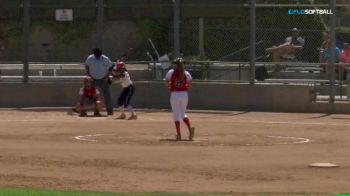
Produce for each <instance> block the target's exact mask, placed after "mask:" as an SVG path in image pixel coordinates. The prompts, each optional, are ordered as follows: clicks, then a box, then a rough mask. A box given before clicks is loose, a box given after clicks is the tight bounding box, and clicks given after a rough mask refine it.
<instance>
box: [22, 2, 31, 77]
mask: <svg viewBox="0 0 350 196" xmlns="http://www.w3.org/2000/svg"><path fill="white" fill-rule="evenodd" d="M29 33H30V0H23V26H22V61H23V81H22V82H23V83H24V84H26V83H28V75H29V63H28V52H29Z"/></svg>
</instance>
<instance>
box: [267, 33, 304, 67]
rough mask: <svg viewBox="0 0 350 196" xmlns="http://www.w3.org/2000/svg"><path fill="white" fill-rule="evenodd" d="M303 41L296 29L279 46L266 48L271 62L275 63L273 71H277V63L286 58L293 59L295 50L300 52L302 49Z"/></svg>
mask: <svg viewBox="0 0 350 196" xmlns="http://www.w3.org/2000/svg"><path fill="white" fill-rule="evenodd" d="M304 43H305V40H304V38H302V37H301V36H300V35H299V30H298V29H297V28H293V29H292V35H291V36H289V37H287V38H286V40H285V42H284V43H283V44H281V45H279V46H275V47H272V48H267V49H266V52H268V53H269V54H272V60H273V62H277V64H276V65H275V68H274V71H279V69H280V67H279V64H278V62H280V61H281V59H283V58H285V57H286V56H293V57H294V58H295V53H296V50H301V49H303V47H304Z"/></svg>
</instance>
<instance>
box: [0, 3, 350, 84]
mask: <svg viewBox="0 0 350 196" xmlns="http://www.w3.org/2000/svg"><path fill="white" fill-rule="evenodd" d="M26 1H27V2H29V10H30V14H29V17H30V29H29V35H28V36H29V39H28V40H27V41H28V48H29V49H28V50H27V51H25V50H24V44H23V43H24V41H25V40H23V33H24V32H23V26H24V23H25V20H24V18H25V17H26V16H25V15H24V2H26ZM176 2H178V3H179V10H180V17H179V18H178V23H179V27H180V29H179V30H180V33H179V37H177V35H176V33H174V32H175V30H176V24H177V22H176V17H175V14H174V13H175V8H176ZM250 2H251V1H250V0H239V1H225V0H220V1H213V0H205V1H200V2H199V1H195V0H188V1H178V0H177V1H173V0H149V1H141V0H130V1H116V0H51V1H46V0H1V3H2V6H1V8H0V11H1V13H2V14H1V16H0V18H1V20H0V27H1V28H0V44H1V45H2V46H1V48H3V49H2V52H1V54H0V55H1V56H0V61H1V62H10V63H14V62H21V61H23V58H25V57H27V59H28V62H29V63H34V62H40V63H44V64H50V63H62V62H64V63H75V64H77V65H78V64H81V63H83V62H84V60H85V58H86V57H87V55H89V54H90V52H91V49H92V48H94V47H96V46H99V47H101V48H103V51H104V53H105V54H106V55H107V56H109V57H110V58H111V59H112V60H113V61H115V60H117V59H119V58H120V57H121V56H123V54H125V53H126V52H127V51H132V52H129V53H128V57H127V60H128V61H134V62H135V61H138V62H144V61H150V62H153V61H157V60H158V58H159V56H162V55H164V54H168V55H169V57H170V59H172V58H174V57H175V54H176V50H177V48H176V47H175V43H176V42H177V41H178V42H179V48H178V50H179V51H178V52H179V53H180V54H181V56H183V57H184V58H185V59H186V60H187V61H188V62H190V63H189V65H190V66H191V69H192V70H193V71H194V72H196V74H195V75H196V79H207V80H209V79H212V80H243V81H248V79H249V74H250V72H249V69H250V68H249V66H248V65H249V61H250V60H251V56H250V48H251V45H250V31H251V29H250V14H251V13H250ZM330 2H331V1H330V0H256V21H255V23H256V34H255V36H256V43H255V47H256V51H255V56H256V63H257V65H260V64H264V63H266V64H268V63H270V64H271V65H273V64H274V63H276V60H275V59H274V58H273V55H272V54H271V53H269V52H268V51H266V49H267V48H271V47H274V46H279V45H281V44H283V43H284V42H285V40H286V38H287V37H289V36H291V34H292V29H293V28H297V29H298V30H299V36H300V37H301V38H302V39H303V40H304V41H305V43H304V46H303V48H302V49H301V50H300V51H298V52H297V53H296V55H295V56H294V57H292V58H286V59H279V61H281V62H284V61H286V62H290V61H292V62H298V63H309V64H312V63H314V64H317V63H320V53H319V49H320V47H321V45H322V42H323V41H324V40H323V36H322V32H324V31H329V30H330V26H331V25H330V16H331V15H329V14H323V15H322V14H303V13H301V12H302V11H304V12H305V10H307V9H308V10H311V9H312V10H328V11H329V10H330V9H331V8H330ZM336 7H337V9H336V13H337V21H336V25H337V29H336V40H337V46H338V47H339V48H340V49H342V48H343V45H344V43H347V42H349V41H350V36H349V35H350V33H349V32H350V28H349V27H350V15H349V14H348V13H349V12H348V11H349V2H348V1H342V0H337V6H336ZM58 11H59V13H58V14H61V15H62V14H63V15H64V14H65V12H68V13H69V12H71V13H72V20H67V21H57V16H56V15H57V12H58ZM66 14H67V13H66ZM33 67H34V66H30V67H29V68H30V69H33ZM81 67H82V66H80V68H81ZM146 67H148V66H146ZM20 69H22V68H21V65H20V66H19V71H20ZM268 71H269V70H268ZM163 72H164V71H163ZM6 73H8V74H10V72H6V71H3V75H4V74H5V75H6ZM18 73H19V72H17V74H18ZM30 73H31V72H30ZM78 73H81V72H77V74H78ZM11 74H12V72H11ZM33 74H38V73H37V71H34V72H33ZM288 74H289V75H280V77H282V78H288V77H289V76H290V75H291V73H288ZM18 75H21V74H18ZM153 75H155V74H153ZM277 76H278V75H276V77H277ZM293 77H294V76H293ZM306 77H309V75H307V76H306ZM160 78H161V76H160ZM160 78H159V77H158V79H160Z"/></svg>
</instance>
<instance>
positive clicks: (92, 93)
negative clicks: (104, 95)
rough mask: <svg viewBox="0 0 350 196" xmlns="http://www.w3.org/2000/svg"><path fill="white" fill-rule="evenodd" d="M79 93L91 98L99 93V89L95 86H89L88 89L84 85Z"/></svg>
mask: <svg viewBox="0 0 350 196" xmlns="http://www.w3.org/2000/svg"><path fill="white" fill-rule="evenodd" d="M79 94H80V95H83V96H84V97H88V98H91V99H92V98H94V97H96V95H98V94H99V91H98V90H97V89H96V88H95V87H90V88H89V89H88V88H86V87H82V88H81V89H80V92H79Z"/></svg>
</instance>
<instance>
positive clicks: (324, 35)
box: [320, 32, 331, 69]
mask: <svg viewBox="0 0 350 196" xmlns="http://www.w3.org/2000/svg"><path fill="white" fill-rule="evenodd" d="M330 39H331V38H330V35H329V32H323V33H322V44H321V47H320V63H326V60H325V59H324V58H323V50H324V49H325V48H326V44H327V42H328V40H330ZM321 67H323V68H324V69H325V66H324V65H321Z"/></svg>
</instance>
